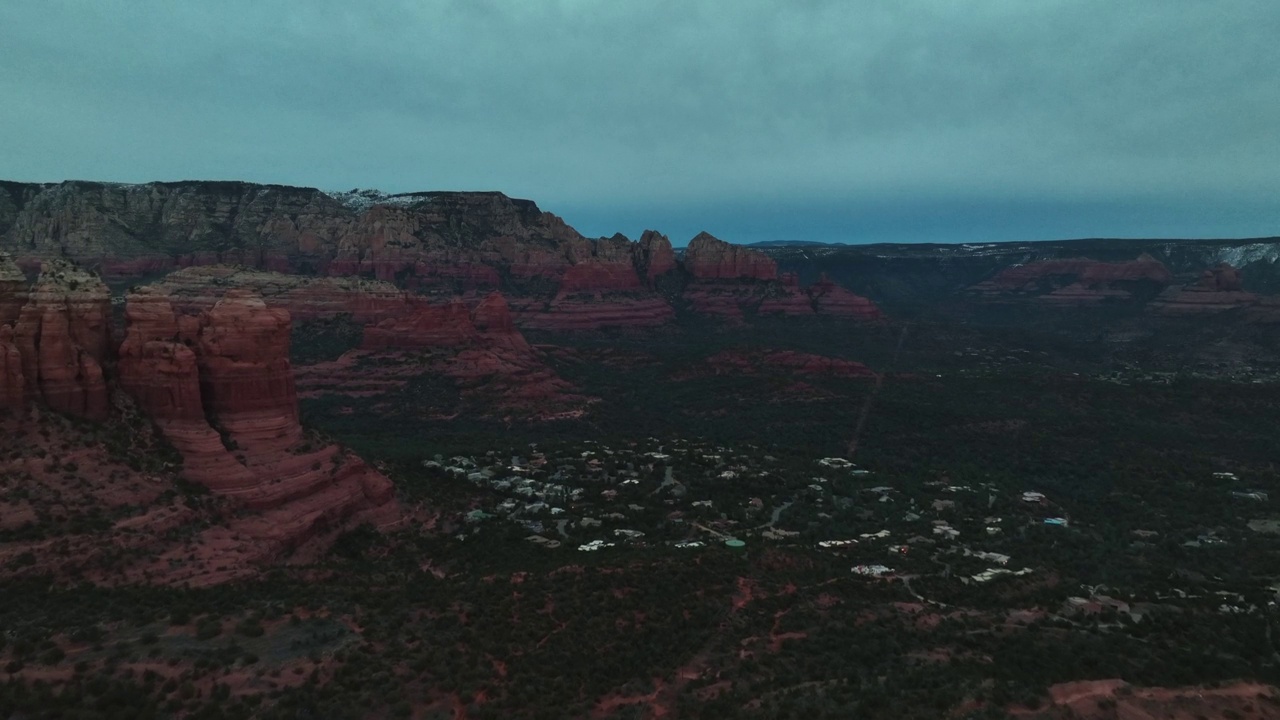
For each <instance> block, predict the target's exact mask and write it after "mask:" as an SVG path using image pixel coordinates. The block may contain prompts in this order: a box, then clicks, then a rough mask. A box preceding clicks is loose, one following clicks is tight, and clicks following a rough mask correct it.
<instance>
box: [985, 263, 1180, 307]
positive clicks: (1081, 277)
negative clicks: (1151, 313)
mask: <svg viewBox="0 0 1280 720" xmlns="http://www.w3.org/2000/svg"><path fill="white" fill-rule="evenodd" d="M1171 282H1173V274H1172V273H1170V272H1169V268H1168V267H1166V266H1165V265H1164V263H1162V262H1160V261H1159V260H1156V259H1155V258H1153V257H1151V256H1150V255H1148V254H1147V253H1142V254H1141V255H1139V256H1138V258H1137V259H1135V260H1130V261H1127V262H1099V261H1096V260H1090V259H1089V258H1067V259H1060V260H1042V261H1037V262H1030V263H1026V264H1023V265H1013V266H1010V267H1006V268H1004V269H1002V270H1000V271H999V272H998V273H996V275H995V276H994V277H992V278H991V279H989V280H985V281H983V282H981V283H978V284H977V285H974V286H973V287H972V288H970V291H971V293H972V294H974V295H976V296H978V297H982V298H986V299H992V300H1004V299H1011V298H1015V297H1026V296H1032V297H1035V298H1037V299H1038V300H1039V301H1041V302H1042V303H1044V304H1048V305H1091V304H1096V303H1099V302H1102V301H1104V300H1128V299H1132V298H1133V297H1134V296H1135V295H1134V292H1135V290H1136V289H1138V288H1140V287H1143V286H1146V287H1147V288H1153V289H1154V290H1156V291H1158V290H1160V289H1162V288H1164V287H1165V286H1167V285H1169V283H1171ZM1151 294H1154V292H1152V293H1151Z"/></svg>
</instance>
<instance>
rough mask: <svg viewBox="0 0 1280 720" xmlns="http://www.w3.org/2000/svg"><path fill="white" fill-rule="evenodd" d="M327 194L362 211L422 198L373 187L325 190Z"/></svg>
mask: <svg viewBox="0 0 1280 720" xmlns="http://www.w3.org/2000/svg"><path fill="white" fill-rule="evenodd" d="M323 192H324V194H325V195H328V196H329V197H331V198H333V199H334V200H337V201H338V202H340V203H342V204H343V205H345V206H347V208H348V209H349V210H351V211H353V212H358V213H362V212H365V211H366V210H368V209H369V208H371V207H373V206H374V205H399V206H402V207H403V206H406V205H412V204H413V203H415V202H418V201H419V200H421V199H422V198H421V197H417V196H414V195H393V194H391V193H385V192H382V191H381V190H375V189H373V188H365V189H363V190H362V189H360V188H352V189H351V190H325V191H323Z"/></svg>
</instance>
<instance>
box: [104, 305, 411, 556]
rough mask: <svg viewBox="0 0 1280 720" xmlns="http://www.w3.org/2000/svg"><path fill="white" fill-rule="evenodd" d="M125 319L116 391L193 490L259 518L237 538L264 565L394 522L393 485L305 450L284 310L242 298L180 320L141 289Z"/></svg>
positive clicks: (357, 465)
mask: <svg viewBox="0 0 1280 720" xmlns="http://www.w3.org/2000/svg"><path fill="white" fill-rule="evenodd" d="M126 318H127V321H128V324H129V326H128V332H127V335H126V338H125V342H124V343H123V345H122V346H121V349H120V375H121V384H122V385H123V386H124V388H125V389H126V390H127V391H128V392H129V393H131V394H132V395H133V396H134V397H135V398H136V399H137V401H138V403H139V405H140V406H141V407H142V408H143V409H144V410H145V411H146V412H148V413H150V414H151V415H152V417H153V418H155V420H156V423H157V425H159V427H160V428H161V430H162V432H164V434H165V435H166V437H167V438H168V439H169V441H170V442H171V443H172V444H173V446H174V447H175V448H176V449H177V450H178V452H179V453H181V454H182V456H183V460H184V466H183V469H184V474H185V475H186V476H187V477H188V478H189V479H190V480H192V481H194V482H198V483H200V484H202V485H205V486H206V487H209V488H210V489H211V490H213V491H214V492H215V493H217V494H219V495H223V496H227V497H230V498H233V499H234V500H236V501H237V502H238V503H240V504H242V505H243V506H245V507H246V508H248V509H250V510H254V511H257V512H259V513H261V514H259V515H256V516H251V517H249V518H246V519H244V520H243V521H242V522H240V524H239V525H238V528H239V529H240V530H241V531H242V532H244V533H247V534H248V535H250V536H252V537H254V538H257V539H259V540H261V541H264V542H266V543H267V545H266V547H268V548H269V549H270V550H269V553H268V554H270V555H271V556H273V557H281V556H283V555H286V554H288V553H289V552H290V551H292V550H293V549H295V548H297V547H298V546H300V545H302V544H303V543H305V542H307V541H308V540H312V539H314V538H316V537H320V536H332V535H333V534H334V533H336V532H338V531H340V530H341V529H342V528H345V527H352V526H354V525H355V524H358V523H360V522H366V521H367V522H373V523H374V524H376V525H379V526H387V525H390V524H394V523H395V522H396V521H397V520H398V518H399V512H398V509H397V508H396V505H395V502H394V498H393V495H394V489H393V487H392V485H391V483H390V481H389V480H387V479H386V478H385V477H383V476H382V475H381V474H379V473H377V472H376V471H374V470H373V469H371V468H369V467H368V466H367V465H365V464H364V462H363V461H361V460H360V459H359V458H357V457H355V456H354V455H351V454H350V453H348V452H346V451H344V450H343V449H341V448H339V447H338V446H333V445H331V446H322V447H319V448H315V447H312V446H311V445H310V444H308V443H307V442H306V440H305V438H304V436H303V432H302V428H301V426H300V425H299V423H298V408H297V393H296V390H295V389H294V381H293V374H292V369H291V367H290V365H289V360H288V350H289V328H290V319H289V315H288V312H287V311H285V310H283V309H279V308H268V307H267V306H266V304H265V303H264V302H263V301H262V299H261V298H259V297H257V296H255V295H254V294H253V293H251V292H250V291H247V290H240V289H237V290H231V291H229V292H227V293H226V295H225V296H224V297H223V298H222V299H221V300H219V301H218V302H217V303H216V304H215V305H214V306H213V308H212V309H210V310H209V311H208V312H205V313H202V314H201V315H200V316H199V317H198V318H196V317H191V316H186V317H184V316H179V315H176V314H175V313H174V312H173V308H172V305H171V304H170V303H169V301H168V298H167V297H165V296H164V294H163V293H162V292H160V291H157V290H155V289H146V288H144V289H142V290H140V291H136V292H134V293H133V294H131V295H130V296H129V298H128V303H127V305H126ZM207 417H208V418H212V422H213V423H214V425H211V424H210V422H209V420H206V418H207ZM215 425H216V427H215Z"/></svg>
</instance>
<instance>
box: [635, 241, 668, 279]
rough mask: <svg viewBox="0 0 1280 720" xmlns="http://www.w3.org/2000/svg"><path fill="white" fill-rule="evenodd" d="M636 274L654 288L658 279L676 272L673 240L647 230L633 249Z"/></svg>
mask: <svg viewBox="0 0 1280 720" xmlns="http://www.w3.org/2000/svg"><path fill="white" fill-rule="evenodd" d="M632 262H633V263H634V264H635V268H636V274H637V275H638V276H639V277H641V278H643V279H644V281H645V283H647V284H648V285H649V286H650V287H653V284H654V282H655V281H657V279H658V278H660V277H662V276H663V275H666V274H667V273H670V272H674V271H675V270H676V253H675V251H674V250H672V248H671V240H669V239H668V238H667V236H666V235H663V234H662V233H660V232H658V231H656V230H645V231H644V233H642V234H641V235H640V240H639V242H637V243H636V244H635V247H634V248H633V249H632Z"/></svg>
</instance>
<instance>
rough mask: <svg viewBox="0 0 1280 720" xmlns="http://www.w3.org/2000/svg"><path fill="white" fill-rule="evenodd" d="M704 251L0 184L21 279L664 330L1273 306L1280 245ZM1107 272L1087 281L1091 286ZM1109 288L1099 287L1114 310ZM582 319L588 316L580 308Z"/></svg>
mask: <svg viewBox="0 0 1280 720" xmlns="http://www.w3.org/2000/svg"><path fill="white" fill-rule="evenodd" d="M707 237H708V238H709V237H710V236H707ZM711 240H715V242H710V241H707V242H701V243H699V247H698V248H697V249H696V250H692V251H691V250H690V249H685V248H678V249H677V248H673V247H672V245H671V242H670V241H669V240H668V239H667V238H666V236H664V235H662V234H661V233H658V232H656V231H646V233H645V234H644V235H643V236H642V237H641V239H640V240H639V241H632V240H630V239H628V238H626V237H625V236H623V235H620V234H618V235H614V236H613V237H609V238H603V237H602V238H587V237H585V236H583V235H582V234H581V233H579V232H578V231H577V230H575V229H574V228H573V227H571V226H570V225H568V224H567V223H566V222H565V221H564V220H563V219H561V218H560V217H558V216H556V215H554V214H552V213H549V212H545V211H543V210H542V209H540V208H539V207H538V205H537V204H536V203H535V202H533V201H532V200H521V199H515V198H510V197H508V196H506V195H504V194H502V193H500V192H492V191H489V192H450V191H427V192H411V193H384V192H381V191H378V190H370V189H352V190H347V191H329V192H326V191H322V190H319V189H316V188H311V187H291V186H285V185H260V184H255V183H247V182H238V181H178V182H153V183H142V184H125V183H103V182H90V181H80V180H76V181H66V182H62V183H19V182H8V181H0V252H6V253H8V254H10V255H11V256H13V258H14V259H15V260H16V261H17V262H18V264H19V265H21V266H23V267H25V268H26V269H27V270H28V272H31V271H32V270H33V268H34V267H35V266H36V265H38V264H39V262H40V261H41V260H43V259H48V258H68V259H72V260H75V261H77V262H78V263H80V264H82V265H85V266H87V267H90V268H93V269H96V270H98V271H99V272H100V273H101V274H102V275H103V276H104V277H105V278H107V279H108V280H111V281H117V282H123V281H129V280H131V279H136V278H146V277H155V276H159V275H163V274H165V273H168V272H171V271H173V270H176V269H179V268H182V267H189V266H199V265H212V264H234V265H243V266H247V267H250V268H256V269H262V270H272V271H277V272H283V273H291V274H299V275H316V276H334V277H344V276H354V277H364V278H370V279H378V280H384V281H388V282H393V283H395V284H396V285H397V286H399V287H401V288H405V289H410V290H414V291H417V292H430V293H445V294H449V293H460V292H472V291H478V290H482V289H483V290H491V289H501V290H502V291H503V292H504V293H507V294H508V295H509V297H511V298H512V302H513V309H514V311H515V313H516V316H517V317H518V318H521V319H522V321H529V320H528V318H529V317H531V315H530V313H534V312H535V308H544V310H542V311H538V312H542V313H544V314H545V313H547V312H553V310H547V309H545V308H548V307H549V306H548V305H547V301H553V302H554V303H559V304H560V305H565V304H566V303H570V302H579V303H585V301H586V300H585V298H586V296H587V295H597V296H599V295H601V294H605V295H608V297H607V298H604V299H608V300H610V302H613V303H615V304H616V303H617V302H620V301H621V295H624V294H625V295H628V296H631V297H633V298H635V297H641V296H643V297H644V298H645V300H644V303H645V307H648V308H650V309H651V310H652V311H653V312H656V313H657V315H652V314H651V313H650V316H649V317H648V320H647V321H649V322H658V321H659V320H661V319H662V318H664V317H669V316H670V315H671V308H670V307H668V309H665V310H663V309H662V306H663V305H664V304H666V305H669V304H670V303H671V302H674V298H675V297H676V296H680V295H687V290H688V287H689V285H688V284H689V283H690V282H693V283H703V285H704V286H705V283H708V282H717V283H723V282H727V281H730V280H732V281H734V282H757V283H777V284H779V285H780V286H782V287H783V288H784V289H782V290H770V291H764V290H760V291H758V292H745V291H743V292H739V293H738V294H737V295H734V296H733V299H731V300H730V301H729V304H730V305H731V306H732V307H733V308H735V309H734V310H733V313H732V314H734V315H735V316H736V314H737V313H738V311H739V310H738V309H741V308H745V309H746V310H747V311H748V312H754V311H755V309H756V308H759V307H764V308H778V307H786V308H788V309H789V310H795V311H800V310H802V309H804V308H805V307H807V305H806V303H809V302H810V300H808V299H804V298H799V297H798V296H797V297H796V298H795V302H791V301H790V300H788V301H787V303H781V304H779V303H778V302H776V301H775V300H770V301H769V302H767V303H766V302H764V300H765V299H766V298H768V297H772V295H771V293H772V294H773V295H776V294H777V293H782V294H783V295H786V296H788V297H791V296H792V295H794V293H795V290H790V289H785V288H795V287H812V286H814V285H816V284H819V283H823V282H825V280H830V281H832V283H833V284H834V285H836V286H840V287H842V288H844V289H845V290H851V291H853V292H854V293H856V294H858V295H861V296H865V297H868V298H870V299H872V300H874V301H876V302H878V303H881V304H885V305H886V306H887V307H896V308H901V309H906V310H910V309H912V308H920V307H927V306H930V305H934V304H937V303H942V302H944V301H946V299H947V298H950V297H953V296H957V295H971V294H972V292H971V290H972V288H974V287H975V286H978V285H979V284H981V283H985V282H988V281H992V280H993V279H995V278H997V277H998V276H1000V275H1001V273H1004V272H1006V271H1007V270H1008V269H1009V268H1011V267H1017V266H1022V265H1026V264H1028V263H1042V262H1052V261H1066V260H1073V261H1082V262H1083V261H1091V262H1093V263H1096V264H1113V263H1131V262H1133V261H1135V260H1136V259H1138V258H1139V257H1142V256H1149V257H1150V258H1151V259H1152V260H1154V261H1155V262H1158V263H1160V264H1162V265H1163V266H1165V267H1166V268H1167V270H1168V272H1169V276H1170V280H1169V282H1171V283H1174V284H1186V283H1192V282H1195V281H1197V280H1198V279H1199V278H1200V276H1201V274H1203V273H1204V272H1206V271H1209V270H1212V269H1213V268H1215V267H1217V266H1218V265H1221V264H1226V265H1230V266H1231V267H1232V268H1234V269H1237V270H1238V271H1239V277H1240V278H1241V282H1242V285H1243V288H1244V291H1249V292H1259V293H1266V294H1274V293H1280V269H1277V267H1276V265H1277V259H1280V238H1252V239H1243V240H1169V239H1149V240H1143V239H1097V238H1095V239H1079V240H1062V241H1034V242H992V243H963V244H954V245H951V244H905V243H903V244H873V245H844V244H838V243H822V242H813V241H804V240H775V241H767V242H758V243H752V244H750V245H745V246H743V245H733V244H730V243H723V242H721V241H719V240H716V239H714V238H711ZM691 247H693V246H691ZM1074 266H1080V265H1079V262H1077V263H1076V264H1075V265H1074ZM1074 266H1073V267H1074ZM1056 267H1057V269H1054V268H1052V267H1045V268H1044V269H1043V272H1044V274H1045V279H1043V281H1037V282H1040V286H1042V287H1040V290H1035V291H1034V292H1033V289H1028V288H1017V289H1013V288H1007V287H1005V288H1004V289H1003V290H1002V291H1001V292H1002V293H1003V295H1002V296H1008V297H1009V298H1016V297H1022V296H1024V295H1027V294H1028V293H1031V294H1035V292H1057V291H1060V290H1061V291H1063V292H1068V291H1065V290H1063V288H1065V287H1066V286H1068V285H1070V284H1071V283H1072V282H1074V281H1073V280H1072V279H1071V277H1068V276H1066V275H1062V274H1061V272H1059V271H1060V270H1061V268H1062V267H1066V265H1061V264H1060V265H1059V266H1056ZM1080 267H1083V266H1080ZM1108 272H1110V271H1104V270H1102V269H1095V270H1092V271H1090V273H1089V275H1090V277H1098V276H1099V273H1102V274H1103V275H1106V274H1107V273H1108ZM1024 274H1025V273H1024ZM1147 274H1148V275H1150V273H1147ZM1068 275H1069V274H1068ZM1151 276H1152V277H1156V276H1158V277H1164V276H1163V275H1160V274H1158V273H1157V274H1156V275H1151ZM1005 277H1006V280H1007V277H1008V276H1007V275H1006V276H1005ZM663 278H666V279H663ZM1002 282H1005V281H1002ZM1046 283H1047V284H1046ZM1002 287H1003V286H1002ZM990 290H991V288H989V287H988V289H987V291H983V292H988V294H989V291H990ZM1096 290H1097V288H1094V289H1093V290H1091V292H1092V291H1096ZM1115 290H1116V289H1115V288H1110V289H1108V290H1107V292H1108V293H1111V295H1113V296H1114V297H1119V295H1116V294H1115V292H1113V291H1115ZM699 292H702V291H699ZM1069 292H1076V291H1075V290H1072V291H1069ZM663 293H666V295H663ZM722 294H723V293H722ZM979 294H981V293H979ZM1149 294H1150V293H1149V292H1147V293H1145V294H1143V296H1144V297H1145V296H1147V295H1149ZM694 295H695V296H699V297H702V295H705V298H704V300H705V301H700V302H699V303H695V306H696V307H699V308H702V309H704V310H705V309H706V308H709V307H718V306H717V305H716V302H713V301H712V300H711V298H712V297H714V295H706V293H705V292H704V293H702V295H699V294H698V293H697V292H695V293H694ZM660 296H662V297H665V300H664V299H662V297H660ZM521 298H528V300H527V301H526V300H521ZM535 300H537V301H539V302H535ZM788 303H790V304H788ZM606 307H612V308H613V309H611V310H608V311H606V310H604V308H606ZM671 307H674V306H671ZM587 309H588V308H586V306H585V305H584V306H583V307H581V308H578V310H575V312H578V311H583V312H586V310H587ZM720 309H725V308H720ZM589 310H590V312H587V315H588V316H593V317H595V319H594V320H591V319H590V318H588V319H587V320H583V319H582V317H585V316H581V317H579V320H578V321H575V322H582V323H585V326H592V327H594V326H595V324H596V323H599V322H605V321H606V320H608V321H609V322H613V321H615V320H617V319H619V318H624V317H625V318H628V319H629V320H628V321H631V320H636V319H638V318H639V315H637V314H636V312H633V311H627V312H615V310H618V308H617V307H616V306H610V305H608V304H602V303H599V302H597V303H594V305H593V306H592V307H591V308H589ZM632 310H634V308H633V309H632ZM645 312H646V313H649V311H648V310H646V311H645ZM641 315H643V313H641ZM544 320H545V318H544ZM536 323H537V324H540V325H545V326H548V327H554V326H555V323H554V322H543V321H542V320H539V321H536ZM575 326H577V325H575Z"/></svg>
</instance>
